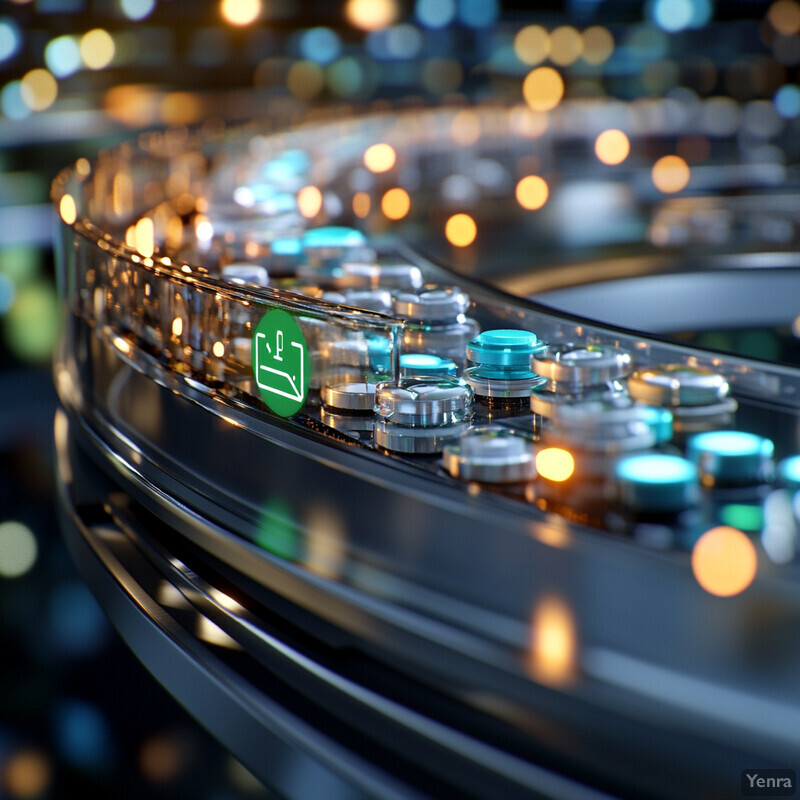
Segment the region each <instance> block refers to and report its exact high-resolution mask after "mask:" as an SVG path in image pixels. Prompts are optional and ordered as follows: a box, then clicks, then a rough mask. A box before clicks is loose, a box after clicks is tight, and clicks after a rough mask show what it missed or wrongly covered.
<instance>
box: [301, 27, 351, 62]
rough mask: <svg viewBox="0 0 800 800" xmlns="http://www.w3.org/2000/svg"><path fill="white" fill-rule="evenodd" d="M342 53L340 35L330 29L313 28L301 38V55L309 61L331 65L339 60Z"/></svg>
mask: <svg viewBox="0 0 800 800" xmlns="http://www.w3.org/2000/svg"><path fill="white" fill-rule="evenodd" d="M341 51H342V42H341V40H340V39H339V35H338V34H337V33H336V31H334V30H331V29H330V28H325V27H317V28H311V29H310V30H307V31H305V32H304V33H303V34H302V36H301V37H300V55H301V56H302V57H303V58H305V59H308V60H309V61H315V62H317V63H318V64H330V63H331V62H332V61H335V60H336V59H337V58H339V54H340V53H341Z"/></svg>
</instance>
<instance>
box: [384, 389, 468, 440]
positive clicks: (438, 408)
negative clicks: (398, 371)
mask: <svg viewBox="0 0 800 800" xmlns="http://www.w3.org/2000/svg"><path fill="white" fill-rule="evenodd" d="M471 407H472V389H470V387H469V386H467V384H466V383H465V382H464V381H463V380H460V379H459V378H439V379H435V378H427V379H426V378H401V379H400V380H399V381H398V382H397V383H393V382H389V381H386V382H384V383H379V384H378V386H377V388H376V390H375V412H376V413H377V414H378V416H379V417H381V418H382V419H384V420H386V421H387V422H388V423H390V424H392V425H408V426H411V427H423V428H429V427H435V426H437V425H450V424H453V423H456V422H463V421H465V420H468V419H469V417H470V414H471Z"/></svg>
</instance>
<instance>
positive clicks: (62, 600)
mask: <svg viewBox="0 0 800 800" xmlns="http://www.w3.org/2000/svg"><path fill="white" fill-rule="evenodd" d="M120 342H125V340H124V339H120ZM115 344H116V343H115ZM125 344H126V345H127V342H125ZM120 349H121V350H122V352H126V351H125V349H124V348H120ZM128 352H129V350H128ZM48 623H49V625H48V635H49V641H50V642H51V643H52V644H53V646H54V647H55V648H56V651H57V652H59V653H60V654H62V655H66V656H71V657H74V658H84V657H86V656H90V655H93V654H95V653H98V652H99V651H100V650H101V649H102V647H103V645H104V644H105V643H106V641H107V639H108V636H109V635H110V631H111V627H110V623H109V622H108V618H107V617H106V615H105V613H104V612H103V609H101V608H100V605H99V604H98V602H97V600H95V599H94V595H93V594H92V593H91V591H89V589H88V587H87V586H86V585H85V584H83V583H81V582H80V581H79V580H69V581H62V582H61V583H59V584H58V585H57V586H56V587H55V588H54V589H53V591H52V593H51V595H50V600H49V608H48Z"/></svg>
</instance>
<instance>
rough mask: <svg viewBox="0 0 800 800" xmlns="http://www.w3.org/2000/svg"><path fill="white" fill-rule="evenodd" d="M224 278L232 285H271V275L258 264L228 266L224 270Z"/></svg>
mask: <svg viewBox="0 0 800 800" xmlns="http://www.w3.org/2000/svg"><path fill="white" fill-rule="evenodd" d="M222 277H223V278H225V280H226V281H230V282H231V283H238V284H245V283H254V284H256V285H258V286H267V285H269V274H268V273H267V270H266V268H265V267H262V266H259V265H258V264H228V265H227V266H225V267H223V268H222Z"/></svg>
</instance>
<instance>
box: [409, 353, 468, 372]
mask: <svg viewBox="0 0 800 800" xmlns="http://www.w3.org/2000/svg"><path fill="white" fill-rule="evenodd" d="M457 371H458V367H457V366H456V362H455V361H452V360H451V359H449V358H441V357H440V356H434V355H429V354H428V353H403V355H401V356H400V372H401V374H402V375H403V377H406V376H408V375H426V376H427V375H446V376H454V375H455V374H456V372H457Z"/></svg>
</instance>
